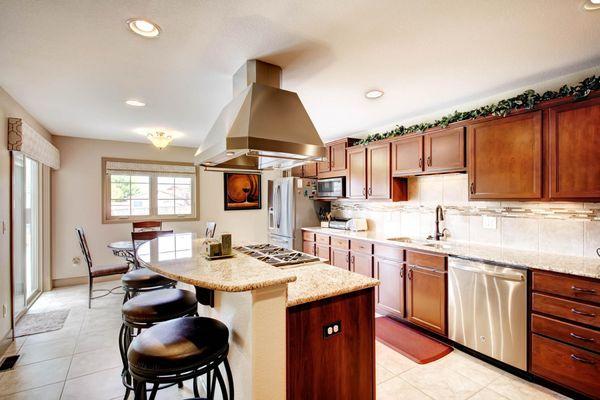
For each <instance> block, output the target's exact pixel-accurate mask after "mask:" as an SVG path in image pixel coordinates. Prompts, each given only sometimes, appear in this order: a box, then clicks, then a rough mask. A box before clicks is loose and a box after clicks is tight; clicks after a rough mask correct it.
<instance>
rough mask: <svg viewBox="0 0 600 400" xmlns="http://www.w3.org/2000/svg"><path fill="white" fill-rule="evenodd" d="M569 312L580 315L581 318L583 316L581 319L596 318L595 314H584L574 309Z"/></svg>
mask: <svg viewBox="0 0 600 400" xmlns="http://www.w3.org/2000/svg"><path fill="white" fill-rule="evenodd" d="M571 312H572V313H573V314H577V315H581V316H583V317H590V318H594V317H595V316H596V314H593V313H586V312H583V311H579V310H577V309H575V308H571Z"/></svg>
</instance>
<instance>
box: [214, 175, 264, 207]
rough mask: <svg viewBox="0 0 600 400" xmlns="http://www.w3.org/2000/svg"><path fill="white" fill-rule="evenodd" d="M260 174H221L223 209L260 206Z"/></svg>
mask: <svg viewBox="0 0 600 400" xmlns="http://www.w3.org/2000/svg"><path fill="white" fill-rule="evenodd" d="M260 177H261V176H260V174H239V173H228V172H225V173H224V174H223V182H224V195H223V198H224V202H225V211H229V210H258V209H260V208H261V187H260Z"/></svg>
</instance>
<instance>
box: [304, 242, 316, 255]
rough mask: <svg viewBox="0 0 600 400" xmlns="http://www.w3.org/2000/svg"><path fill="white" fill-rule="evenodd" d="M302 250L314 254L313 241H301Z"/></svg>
mask: <svg viewBox="0 0 600 400" xmlns="http://www.w3.org/2000/svg"><path fill="white" fill-rule="evenodd" d="M302 252H303V253H306V254H310V255H313V256H316V255H317V250H316V248H315V242H308V241H306V240H305V241H304V242H302Z"/></svg>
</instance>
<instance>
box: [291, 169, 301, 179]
mask: <svg viewBox="0 0 600 400" xmlns="http://www.w3.org/2000/svg"><path fill="white" fill-rule="evenodd" d="M292 176H294V177H296V178H302V166H299V167H294V168H292Z"/></svg>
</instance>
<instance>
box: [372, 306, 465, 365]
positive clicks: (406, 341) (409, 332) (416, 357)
mask: <svg viewBox="0 0 600 400" xmlns="http://www.w3.org/2000/svg"><path fill="white" fill-rule="evenodd" d="M375 336H376V337H377V340H379V341H380V342H381V343H383V344H385V345H386V346H388V347H391V348H392V349H394V350H396V351H397V352H398V353H400V354H402V355H403V356H405V357H408V358H410V359H411V360H413V361H414V362H416V363H418V364H427V363H430V362H432V361H435V360H439V359H440V358H442V357H444V356H445V355H447V354H449V353H450V352H451V351H452V350H453V349H452V347H450V346H448V345H446V344H444V343H442V342H440V341H438V340H435V339H433V338H430V337H429V336H427V335H425V334H423V333H421V332H419V331H418V330H416V329H413V328H411V327H409V326H408V325H405V324H402V323H400V322H397V321H394V320H393V319H391V318H389V317H379V318H375Z"/></svg>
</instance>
